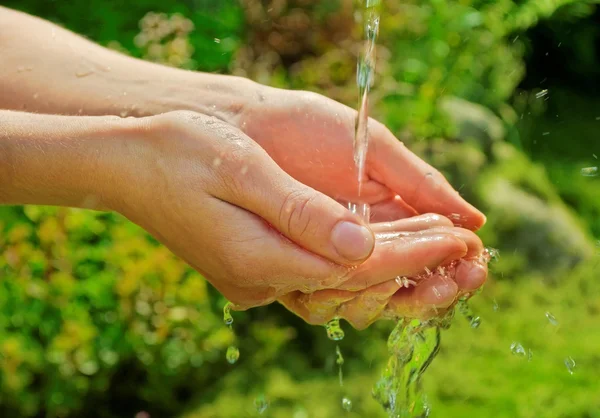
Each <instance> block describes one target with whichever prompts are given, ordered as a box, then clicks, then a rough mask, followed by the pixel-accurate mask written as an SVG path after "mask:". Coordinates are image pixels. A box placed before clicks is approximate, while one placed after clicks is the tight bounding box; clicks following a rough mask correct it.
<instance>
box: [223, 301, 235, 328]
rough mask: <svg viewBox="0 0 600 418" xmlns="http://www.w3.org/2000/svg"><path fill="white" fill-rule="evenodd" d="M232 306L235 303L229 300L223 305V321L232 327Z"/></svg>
mask: <svg viewBox="0 0 600 418" xmlns="http://www.w3.org/2000/svg"><path fill="white" fill-rule="evenodd" d="M232 306H233V304H232V303H231V302H227V303H226V304H225V306H224V307H223V322H225V325H227V326H228V327H230V328H231V324H233V316H232V315H231V308H232Z"/></svg>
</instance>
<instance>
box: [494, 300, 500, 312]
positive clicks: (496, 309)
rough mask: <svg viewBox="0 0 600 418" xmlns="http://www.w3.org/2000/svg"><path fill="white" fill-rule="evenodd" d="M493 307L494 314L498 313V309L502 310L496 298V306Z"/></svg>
mask: <svg viewBox="0 0 600 418" xmlns="http://www.w3.org/2000/svg"><path fill="white" fill-rule="evenodd" d="M492 307H493V309H494V312H498V309H500V307H499V306H498V302H497V301H496V298H494V305H493V306H492Z"/></svg>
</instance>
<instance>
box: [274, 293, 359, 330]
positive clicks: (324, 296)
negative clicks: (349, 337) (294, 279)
mask: <svg viewBox="0 0 600 418" xmlns="http://www.w3.org/2000/svg"><path fill="white" fill-rule="evenodd" d="M356 296H357V293H355V292H348V291H345V290H336V289H325V290H318V291H316V292H313V293H310V294H306V293H302V292H292V293H289V294H286V295H283V296H282V297H280V298H279V302H280V303H281V304H282V305H284V306H285V307H286V308H287V309H288V310H290V311H292V312H293V313H295V314H296V315H298V316H299V317H301V318H302V319H304V320H305V321H306V322H308V323H309V324H312V325H323V324H326V323H327V322H329V321H331V320H332V319H333V318H335V317H337V316H338V309H339V308H340V306H342V304H343V303H344V302H347V301H349V300H352V299H353V298H355V297H356Z"/></svg>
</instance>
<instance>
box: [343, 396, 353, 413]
mask: <svg viewBox="0 0 600 418" xmlns="http://www.w3.org/2000/svg"><path fill="white" fill-rule="evenodd" d="M342 408H344V411H348V412H350V411H352V401H351V400H350V399H348V398H346V397H344V398H343V399H342Z"/></svg>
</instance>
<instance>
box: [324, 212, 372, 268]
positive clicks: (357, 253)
mask: <svg viewBox="0 0 600 418" xmlns="http://www.w3.org/2000/svg"><path fill="white" fill-rule="evenodd" d="M331 242H332V243H333V246H334V247H335V249H336V250H337V252H338V254H339V255H341V256H342V257H344V258H345V259H346V260H348V261H361V260H364V259H365V258H367V257H368V256H369V255H370V254H371V252H373V246H374V245H375V240H374V238H373V234H372V233H371V231H370V230H369V229H368V228H366V227H364V226H362V225H358V224H355V223H353V222H347V221H342V222H340V223H338V224H337V225H336V226H335V227H334V228H333V231H332V233H331Z"/></svg>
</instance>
